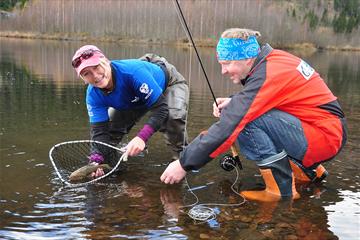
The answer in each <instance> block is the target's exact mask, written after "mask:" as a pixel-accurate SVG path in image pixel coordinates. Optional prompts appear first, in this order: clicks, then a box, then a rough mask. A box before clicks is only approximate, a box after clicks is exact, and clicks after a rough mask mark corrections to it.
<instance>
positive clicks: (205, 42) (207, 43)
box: [0, 31, 360, 51]
mask: <svg viewBox="0 0 360 240" xmlns="http://www.w3.org/2000/svg"><path fill="white" fill-rule="evenodd" d="M0 37H6V38H23V39H45V40H58V41H87V42H91V41H97V42H116V43H119V44H149V45H172V46H179V47H185V46H188V45H189V44H190V43H189V41H188V40H187V39H179V40H177V41H166V40H161V39H130V38H128V39H125V38H119V37H117V36H102V37H91V36H89V35H88V34H87V33H80V34H76V35H75V34H67V33H57V34H43V33H29V32H9V31H0ZM194 41H195V44H196V46H197V47H215V46H216V44H217V40H216V39H200V40H199V39H194ZM271 45H272V46H273V47H275V48H280V49H298V50H307V51H316V50H329V51H360V46H358V47H356V46H341V47H339V46H332V45H328V46H316V45H315V44H313V43H296V44H289V45H281V46H280V45H277V44H276V43H271Z"/></svg>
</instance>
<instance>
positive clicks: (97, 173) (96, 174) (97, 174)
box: [91, 162, 105, 178]
mask: <svg viewBox="0 0 360 240" xmlns="http://www.w3.org/2000/svg"><path fill="white" fill-rule="evenodd" d="M91 164H94V165H99V164H98V163H95V162H93V163H91ZM104 174H105V172H104V169H102V168H98V169H96V171H95V172H92V173H91V177H92V178H98V177H101V176H102V175H104Z"/></svg>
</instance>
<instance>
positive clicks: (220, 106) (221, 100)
mask: <svg viewBox="0 0 360 240" xmlns="http://www.w3.org/2000/svg"><path fill="white" fill-rule="evenodd" d="M230 100H231V98H216V102H217V104H218V106H216V103H215V102H214V104H213V115H214V116H215V117H220V113H221V110H222V109H223V108H225V107H226V106H227V105H228V104H229V102H230Z"/></svg>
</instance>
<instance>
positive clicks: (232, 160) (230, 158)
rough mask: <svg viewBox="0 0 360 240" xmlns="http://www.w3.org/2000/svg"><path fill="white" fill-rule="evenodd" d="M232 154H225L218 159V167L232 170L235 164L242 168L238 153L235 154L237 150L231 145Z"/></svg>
mask: <svg viewBox="0 0 360 240" xmlns="http://www.w3.org/2000/svg"><path fill="white" fill-rule="evenodd" d="M231 151H232V155H231V154H225V155H224V156H223V157H222V158H221V159H220V167H221V168H222V169H224V170H225V171H228V172H229V171H232V170H233V169H234V168H235V167H236V166H238V167H239V169H240V170H241V169H243V167H242V164H241V161H240V158H239V155H238V154H237V151H236V149H235V147H233V146H232V147H231Z"/></svg>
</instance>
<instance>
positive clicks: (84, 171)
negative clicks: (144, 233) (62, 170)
mask: <svg viewBox="0 0 360 240" xmlns="http://www.w3.org/2000/svg"><path fill="white" fill-rule="evenodd" d="M98 168H102V169H104V170H111V167H110V166H109V165H108V164H100V165H94V164H89V165H86V166H83V167H81V168H79V169H77V170H76V171H74V172H73V173H71V174H70V176H69V180H70V181H71V182H75V181H81V180H83V179H85V178H89V177H90V175H91V173H92V172H95V171H96V170H97V169H98Z"/></svg>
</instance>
